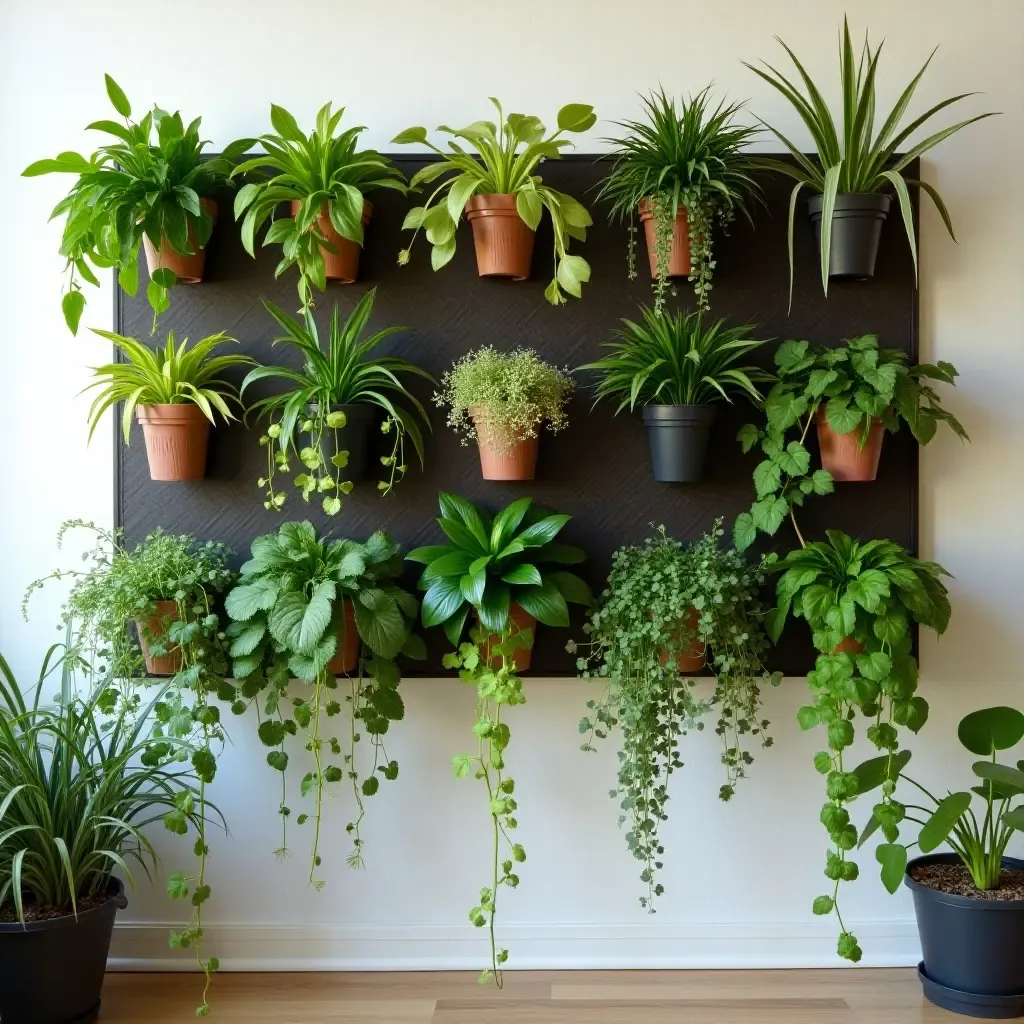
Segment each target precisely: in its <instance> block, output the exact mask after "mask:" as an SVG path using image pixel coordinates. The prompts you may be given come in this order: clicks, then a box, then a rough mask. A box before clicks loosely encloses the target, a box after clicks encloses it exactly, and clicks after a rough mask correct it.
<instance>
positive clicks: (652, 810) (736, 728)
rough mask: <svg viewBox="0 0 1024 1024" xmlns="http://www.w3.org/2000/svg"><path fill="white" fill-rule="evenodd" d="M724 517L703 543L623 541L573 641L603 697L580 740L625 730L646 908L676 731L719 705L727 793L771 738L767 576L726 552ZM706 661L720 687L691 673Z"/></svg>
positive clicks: (653, 888) (626, 812)
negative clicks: (766, 699) (707, 685)
mask: <svg viewBox="0 0 1024 1024" xmlns="http://www.w3.org/2000/svg"><path fill="white" fill-rule="evenodd" d="M723 532H724V531H723V530H722V521H721V520H716V522H715V525H714V527H713V528H712V530H711V531H710V533H707V534H705V535H704V536H703V537H702V538H701V539H700V540H699V541H698V542H697V543H696V544H693V545H685V544H681V543H680V542H679V541H676V540H673V539H672V538H671V537H669V536H668V535H667V533H666V532H665V528H664V527H661V528H660V529H659V531H658V533H657V534H656V535H655V536H654V537H652V538H649V539H648V540H647V541H646V542H645V543H644V545H643V546H634V545H630V546H627V547H622V548H619V550H618V551H616V552H615V554H614V555H613V556H612V570H611V573H610V574H609V576H608V583H607V586H606V587H605V590H604V592H603V593H602V595H601V597H600V599H599V601H598V604H597V607H596V608H595V609H594V611H593V612H592V613H591V616H590V621H589V622H588V623H587V625H586V626H585V627H584V630H585V632H586V634H587V638H588V639H587V642H586V643H584V644H579V645H577V644H575V643H570V644H569V650H570V651H574V652H578V653H579V654H580V658H579V659H578V661H577V666H578V668H579V670H580V674H581V676H582V677H583V678H584V679H600V680H602V681H603V684H604V694H603V696H602V697H601V698H600V699H599V700H590V701H588V702H587V708H588V714H587V716H586V717H585V718H584V719H583V720H582V721H581V722H580V732H581V733H583V734H584V735H585V736H586V740H585V742H584V744H583V747H582V749H583V750H585V751H593V750H594V749H595V748H594V740H595V738H598V739H604V738H606V737H607V736H608V735H609V733H610V732H612V730H614V728H615V727H616V726H619V727H620V729H621V732H622V753H621V755H620V758H619V768H618V777H617V785H616V788H615V789H614V790H612V791H611V796H612V797H613V799H615V800H617V801H619V802H620V806H621V808H622V811H623V814H622V816H621V817H620V819H619V823H620V825H621V824H628V825H629V832H628V834H627V838H626V842H627V845H628V847H629V850H630V852H631V853H632V854H633V856H634V857H636V858H637V860H639V861H640V862H641V864H642V865H643V871H642V873H641V880H642V881H643V882H644V884H645V885H646V888H647V893H646V895H645V896H642V897H641V899H640V904H641V906H643V907H645V908H647V909H648V910H651V911H653V909H654V906H653V904H654V901H655V899H656V898H657V897H658V896H660V895H661V894H662V893H663V892H664V887H663V886H662V884H661V882H660V881H658V880H657V872H658V869H660V868H661V866H662V861H661V858H662V855H663V853H664V847H663V845H662V843H661V839H660V837H659V834H658V828H659V823H660V822H661V821H664V820H666V819H667V813H666V807H665V804H666V801H667V800H668V788H667V787H668V779H669V776H670V775H671V774H672V773H673V771H675V769H677V768H680V767H681V766H682V762H681V760H680V749H679V747H680V737H681V736H684V735H686V733H687V732H689V731H690V730H698V731H699V730H701V729H703V728H704V722H703V719H704V718H705V717H706V716H707V715H708V714H710V713H712V712H713V711H714V712H716V713H717V715H718V720H717V723H716V725H715V732H716V733H717V734H718V736H719V737H720V738H721V742H722V764H723V765H724V766H725V775H726V781H725V784H724V785H723V786H722V787H721V789H720V790H719V796H720V797H721V799H723V800H728V799H730V798H731V797H732V796H733V794H734V792H735V787H736V785H737V783H738V782H739V780H740V779H741V778H744V777H745V776H746V774H747V768H748V766H749V765H750V764H751V763H752V762H753V756H752V755H751V754H750V752H749V751H748V750H747V744H748V737H749V742H756V743H759V744H760V745H761V746H762V747H769V746H771V744H772V740H771V737H770V736H768V734H767V732H766V730H767V728H768V724H769V723H768V721H767V720H766V719H765V718H764V713H763V709H762V702H761V687H762V685H764V684H765V683H771V684H772V685H773V686H777V685H778V683H779V681H780V678H781V675H780V674H779V673H774V674H772V673H769V672H768V671H767V670H766V669H765V667H764V653H765V651H766V650H767V648H768V639H767V637H766V635H765V632H764V627H763V624H762V620H763V618H764V614H765V611H766V609H765V608H764V606H763V605H762V603H761V600H760V598H759V597H758V590H759V589H760V587H761V585H762V584H763V582H764V577H763V575H762V573H761V571H760V570H759V569H758V568H754V567H751V566H749V565H747V564H746V562H745V561H744V559H743V557H742V556H741V555H739V554H738V553H737V552H736V551H735V550H726V551H723V550H722V548H721V546H720V540H721V537H722V535H723ZM705 666H707V668H709V669H710V670H711V672H712V673H713V674H714V676H715V688H714V693H713V694H712V695H711V696H710V697H708V698H706V699H701V698H698V697H697V696H696V694H695V693H694V687H695V684H696V680H695V679H693V678H692V674H693V673H695V672H702V671H703V670H704V668H705Z"/></svg>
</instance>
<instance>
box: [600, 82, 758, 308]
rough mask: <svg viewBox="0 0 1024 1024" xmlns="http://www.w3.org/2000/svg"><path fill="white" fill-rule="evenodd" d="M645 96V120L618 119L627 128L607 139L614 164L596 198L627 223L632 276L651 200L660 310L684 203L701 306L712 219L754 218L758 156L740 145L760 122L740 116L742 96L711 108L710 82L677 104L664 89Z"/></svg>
mask: <svg viewBox="0 0 1024 1024" xmlns="http://www.w3.org/2000/svg"><path fill="white" fill-rule="evenodd" d="M640 99H641V102H642V103H643V106H644V113H645V114H646V120H644V121H617V122H616V124H617V125H618V127H620V128H622V129H624V130H625V131H626V135H624V136H622V137H620V138H615V139H605V141H606V142H609V143H611V144H612V145H614V146H615V149H614V150H613V152H614V154H615V163H614V164H613V166H612V169H611V171H610V172H609V174H608V177H607V178H605V180H604V181H603V182H602V184H601V191H600V193H599V194H598V198H600V199H605V200H607V201H608V203H609V204H610V206H611V216H612V217H613V218H615V219H617V220H619V221H620V222H622V221H628V223H629V253H628V259H629V277H630V279H631V280H632V279H634V278H635V277H636V225H635V216H636V211H637V207H638V206H639V205H640V203H641V202H643V201H644V200H646V201H647V202H648V203H649V204H650V207H651V213H652V215H653V218H654V230H655V240H656V243H655V257H656V263H657V278H656V280H655V282H654V311H655V313H661V310H662V306H663V304H664V301H665V293H666V291H667V290H668V287H669V277H668V270H669V255H670V248H671V244H672V231H673V224H674V222H675V219H676V215H677V213H678V211H679V209H680V208H681V207H684V208H685V209H686V213H687V219H688V223H689V232H690V280H691V281H692V282H693V287H694V291H695V292H696V293H697V306H698V309H701V310H707V309H709V308H710V302H709V298H708V295H709V293H710V291H711V287H712V285H711V279H712V276H713V274H714V269H715V261H714V255H713V245H714V229H715V226H716V224H717V226H718V227H720V228H723V229H725V228H727V227H728V225H729V224H730V223H731V222H732V221H733V220H734V219H735V217H736V213H737V212H740V213H742V214H744V216H746V217H747V219H748V220H749V219H750V209H749V204H750V202H751V201H752V200H754V199H759V198H760V195H761V189H760V186H759V185H758V184H757V182H756V181H755V180H754V179H753V178H752V177H751V173H752V172H753V171H754V170H755V169H756V168H757V167H758V166H759V161H758V160H757V159H756V158H754V157H751V156H748V155H747V154H746V153H744V151H743V149H744V147H745V146H747V145H748V144H749V143H750V142H752V141H753V139H754V138H755V136H757V135H758V133H759V131H760V129H758V128H748V127H747V126H745V125H740V124H737V123H736V121H735V119H736V117H737V115H738V114H739V113H740V111H741V110H742V109H743V104H742V103H729V104H727V103H725V101H724V100H723V101H721V102H719V103H718V105H717V106H715V107H714V108H713V107H712V103H713V100H712V96H711V86H707V87H706V88H704V89H702V90H701V91H700V92H699V93H697V95H696V96H690V98H689V99H684V100H682V102H681V104H680V106H678V107H677V106H676V101H675V98H674V97H673V98H670V97H668V96H666V94H665V90H664V89H659V90H658V91H657V92H652V93H651V94H650V95H648V96H641V97H640Z"/></svg>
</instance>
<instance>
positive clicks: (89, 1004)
mask: <svg viewBox="0 0 1024 1024" xmlns="http://www.w3.org/2000/svg"><path fill="white" fill-rule="evenodd" d="M126 906H128V900H127V899H126V898H125V895H124V885H123V884H122V883H121V882H120V881H117V880H114V881H113V882H112V883H111V896H110V898H109V899H108V900H107V902H106V903H104V904H102V905H101V906H98V907H93V908H91V909H90V910H84V911H81V912H80V913H79V915H78V920H77V921H76V920H75V918H74V917H72V916H69V917H57V918H53V919H52V920H47V921H31V922H29V923H28V924H26V925H25V926H24V927H22V926H21V925H20V924H16V923H15V924H0V1021H3V1024H88V1022H90V1021H94V1020H96V1018H97V1017H98V1016H99V1012H100V990H101V989H102V988H103V975H104V973H105V972H106V969H107V954H108V953H109V952H110V937H111V935H112V934H113V931H114V917H115V916H116V915H117V912H118V910H123V909H124V908H125V907H126Z"/></svg>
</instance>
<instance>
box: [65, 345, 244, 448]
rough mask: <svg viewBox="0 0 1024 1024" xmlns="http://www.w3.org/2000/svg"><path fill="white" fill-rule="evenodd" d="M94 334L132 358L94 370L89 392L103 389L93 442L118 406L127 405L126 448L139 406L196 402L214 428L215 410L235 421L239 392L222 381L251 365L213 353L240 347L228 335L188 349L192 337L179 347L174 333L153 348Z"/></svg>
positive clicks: (93, 418)
mask: <svg viewBox="0 0 1024 1024" xmlns="http://www.w3.org/2000/svg"><path fill="white" fill-rule="evenodd" d="M92 331H93V333H94V334H98V335H99V336H100V337H101V338H106V339H107V340H108V341H112V342H113V343H114V345H115V346H116V348H117V349H118V350H120V351H121V352H123V353H124V354H125V356H126V357H127V359H126V360H125V361H124V362H116V363H105V364H104V365H103V366H97V367H95V368H94V369H93V376H94V377H95V378H96V379H95V380H94V381H93V382H92V384H89V385H88V386H87V387H86V388H85V389H84V390H85V391H91V390H92V389H93V388H100V389H101V390H100V392H99V394H98V395H97V396H96V397H95V398H94V399H93V403H92V406H91V407H90V408H89V439H90V440H92V435H93V433H94V431H95V430H96V428H97V426H99V424H100V421H101V420H102V419H103V414H104V413H105V412H106V411H107V410H108V409H109V408H110V407H111V406H113V405H116V404H117V403H118V402H123V403H124V408H123V410H122V413H121V430H122V432H123V434H124V443H125V444H128V443H129V436H130V434H131V428H132V416H133V414H134V412H135V410H136V408H137V407H138V406H140V405H178V404H179V403H183V402H193V403H194V404H195V405H198V406H199V408H200V409H201V410H202V412H203V415H204V416H205V417H206V418H207V419H208V420H209V421H210V422H211V423H215V422H216V420H215V419H214V410H216V411H217V412H219V413H220V414H221V416H223V417H224V419H226V420H233V419H235V414H234V413H233V412H232V411H231V408H230V406H229V405H228V401H233V402H235V403H236V404H239V405H240V404H241V403H240V402H239V399H238V389H237V388H236V387H235V385H234V384H232V383H231V382H230V381H228V380H225V379H224V378H223V377H221V376H220V374H221V373H223V372H224V371H225V370H226V369H228V368H229V367H232V366H249V365H251V364H252V363H253V362H254V360H253V359H251V358H250V357H249V356H242V355H230V356H214V355H212V354H211V353H212V352H213V350H214V349H215V348H216V347H217V346H218V345H220V344H223V343H224V342H228V341H231V342H236V343H237V341H238V339H237V338H229V337H228V336H227V335H226V334H225V333H224V332H223V331H221V332H219V333H218V334H211V335H210V337H208V338H203V339H202V340H201V341H197V342H196V343H195V344H194V345H193V346H192V347H191V348H189V347H188V338H182V340H181V344H176V343H175V340H174V332H173V331H169V332H168V334H167V340H166V341H165V342H164V345H163V347H161V346H159V345H156V346H154V347H153V348H150V347H149V346H148V345H144V344H143V343H142V342H141V341H138V340H136V339H135V338H127V337H125V336H124V335H121V334H113V333H111V332H110V331H100V330H97V329H96V328H93V329H92Z"/></svg>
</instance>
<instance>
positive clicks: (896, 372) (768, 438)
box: [733, 334, 969, 551]
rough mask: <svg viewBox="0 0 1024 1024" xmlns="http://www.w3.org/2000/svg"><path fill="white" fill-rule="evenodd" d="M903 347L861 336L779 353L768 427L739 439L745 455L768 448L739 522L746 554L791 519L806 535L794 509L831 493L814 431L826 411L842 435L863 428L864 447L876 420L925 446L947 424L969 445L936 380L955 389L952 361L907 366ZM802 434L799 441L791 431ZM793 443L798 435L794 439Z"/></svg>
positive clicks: (751, 429) (737, 534)
mask: <svg viewBox="0 0 1024 1024" xmlns="http://www.w3.org/2000/svg"><path fill="white" fill-rule="evenodd" d="M906 363H907V355H906V353H905V352H901V351H900V350H899V349H892V348H879V347H878V339H877V337H875V335H873V334H865V335H863V336H862V337H860V338H853V339H851V340H850V341H846V342H844V343H843V344H842V345H840V346H837V347H835V348H826V347H824V346H821V345H812V344H811V343H810V342H807V341H785V342H783V343H782V344H781V345H780V346H779V348H778V350H777V351H776V353H775V365H776V366H777V367H778V380H777V382H776V384H775V385H774V387H773V388H772V389H771V391H769V392H768V396H767V397H766V398H765V401H764V411H765V418H766V421H767V422H766V423H765V425H764V426H763V427H758V426H755V425H754V424H751V423H748V424H747V425H746V426H744V427H742V428H741V430H740V432H739V436H738V438H737V439H738V440H739V442H740V443H741V445H742V446H743V451H744V452H749V451H751V450H752V449H753V448H754V447H760V449H761V452H762V454H763V455H764V459H763V461H761V462H760V463H758V465H757V466H756V467H755V469H754V486H755V488H756V491H757V499H756V501H755V502H754V504H753V505H752V506H751V509H750V511H749V512H743V513H741V514H740V515H739V516H737V518H736V522H735V525H734V527H733V543H734V544H735V545H736V547H737V548H739V550H740V551H744V550H746V549H747V548H748V547H750V545H751V544H752V543H753V542H754V540H755V539H756V537H757V534H758V533H759V532H761V533H767V534H770V535H774V534H775V533H776V532H777V531H778V529H779V527H780V526H781V525H782V523H783V522H784V520H785V519H786V516H787V515H788V516H789V517H790V519H791V520H792V522H793V526H794V528H795V529H796V531H797V536H798V537H799V536H800V530H799V527H797V525H796V518H795V515H794V509H795V508H797V507H799V506H801V505H803V503H804V501H805V500H806V498H808V497H809V496H811V495H813V494H817V495H822V494H830V493H831V492H832V490H833V487H834V484H833V480H832V474H831V473H829V472H828V470H826V469H814V470H812V469H811V454H810V451H809V450H808V448H807V444H806V441H807V434H808V432H809V431H810V429H811V427H812V425H813V424H814V422H815V419H816V417H817V414H818V410H819V409H821V408H823V409H824V410H825V416H826V418H827V420H828V423H829V425H830V426H831V427H832V429H833V430H835V431H836V432H837V433H839V434H848V433H851V432H853V431H854V430H859V431H860V435H859V437H858V443H859V444H860V445H861V447H863V446H864V445H865V444H866V443H867V440H868V436H869V434H870V432H871V426H872V423H874V422H875V421H879V420H880V421H881V422H882V424H883V425H884V426H885V429H886V430H890V431H893V432H895V431H897V430H898V429H899V426H900V422H901V421H902V422H904V423H906V424H907V426H908V427H909V428H910V432H911V433H912V434H913V435H914V439H915V440H916V441H917V442H918V444H927V443H928V442H929V441H931V439H932V438H933V437H934V436H935V431H936V429H937V428H938V425H939V423H943V422H944V423H948V424H949V426H950V428H951V429H952V430H953V432H954V433H955V434H956V435H957V436H958V437H960V438H961V439H963V440H969V438H968V437H967V432H966V431H965V430H964V428H963V426H962V424H961V423H960V421H959V420H958V419H957V418H956V417H955V416H954V415H953V414H952V413H950V412H948V411H947V410H946V409H943V408H942V400H941V397H940V396H939V394H938V393H937V392H936V391H935V389H934V388H933V387H931V385H930V384H929V383H928V382H929V381H930V380H937V381H940V382H942V383H944V384H954V383H955V381H956V377H957V371H956V367H955V366H953V364H952V363H946V362H940V363H938V364H936V365H934V366H933V365H932V364H930V363H919V364H918V365H917V366H907V365H906ZM796 432H799V436H798V437H796V438H792V437H791V434H794V433H796ZM787 438H790V439H789V440H787Z"/></svg>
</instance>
